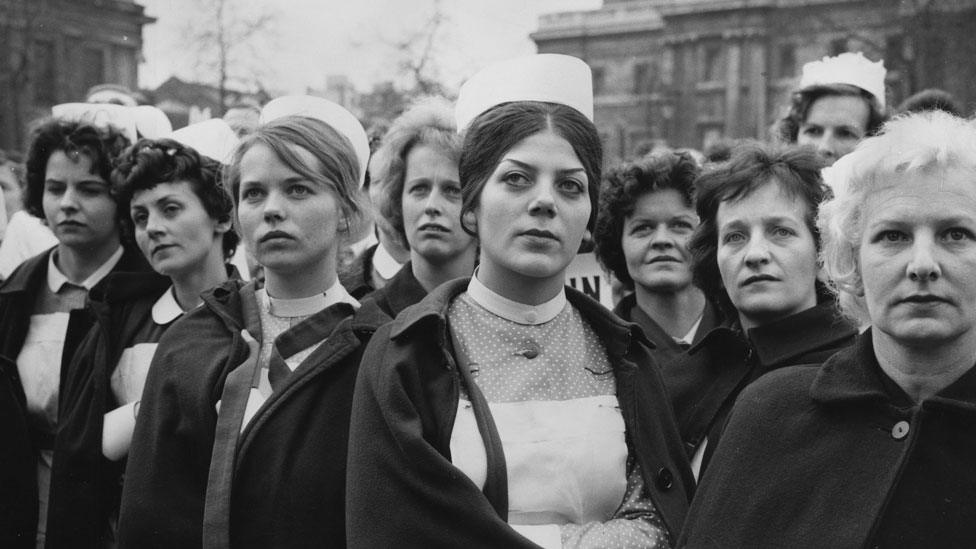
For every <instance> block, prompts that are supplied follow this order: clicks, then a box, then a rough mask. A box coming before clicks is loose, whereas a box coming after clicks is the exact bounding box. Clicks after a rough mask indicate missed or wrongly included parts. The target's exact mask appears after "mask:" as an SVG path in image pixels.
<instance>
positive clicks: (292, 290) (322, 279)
mask: <svg viewBox="0 0 976 549" xmlns="http://www.w3.org/2000/svg"><path fill="white" fill-rule="evenodd" d="M336 277H337V276H336V261H335V257H334V256H333V257H331V258H328V259H327V260H325V261H322V262H319V263H318V264H314V265H308V266H304V265H303V266H301V267H298V268H296V269H293V270H289V271H288V272H280V271H274V270H271V269H268V268H267V267H265V269H264V287H265V289H266V290H267V291H268V295H270V296H271V297H276V298H279V299H299V298H302V297H312V296H313V295H316V294H322V293H325V292H326V290H328V289H329V288H331V287H332V285H333V284H335V281H336Z"/></svg>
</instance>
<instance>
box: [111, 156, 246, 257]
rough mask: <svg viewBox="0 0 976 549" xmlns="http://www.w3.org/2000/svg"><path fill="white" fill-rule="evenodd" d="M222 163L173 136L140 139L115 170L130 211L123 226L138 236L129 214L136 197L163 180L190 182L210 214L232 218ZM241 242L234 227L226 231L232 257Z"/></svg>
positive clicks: (118, 192) (119, 197)
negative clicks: (170, 137) (136, 194)
mask: <svg viewBox="0 0 976 549" xmlns="http://www.w3.org/2000/svg"><path fill="white" fill-rule="evenodd" d="M221 172H222V167H221V165H220V163H219V162H217V161H216V160H213V159H212V158H209V157H206V156H203V155H201V154H199V153H197V151H196V150H194V149H192V148H190V147H187V146H185V145H183V144H181V143H179V142H178V141H174V140H172V139H140V140H139V141H137V142H136V144H135V145H133V146H131V147H129V148H128V149H126V151H125V152H124V153H123V154H122V155H121V156H120V157H119V159H118V160H117V161H116V167H115V170H113V171H112V189H113V191H114V192H115V195H116V197H117V200H118V203H119V208H120V209H121V210H122V211H123V212H125V213H126V216H125V217H124V218H123V219H124V221H123V223H122V230H123V231H124V232H125V233H126V235H127V236H128V237H130V238H134V232H135V231H134V227H133V224H132V219H131V217H130V216H129V215H128V212H129V208H130V206H131V204H132V197H133V196H134V195H135V193H137V192H139V191H146V190H149V189H152V188H153V187H155V186H156V185H159V184H160V183H179V182H184V181H185V182H187V183H189V185H190V188H191V189H192V190H193V193H194V194H195V195H197V198H199V199H200V202H201V203H202V204H203V208H204V209H205V210H206V212H207V215H209V216H210V217H211V218H212V219H214V220H216V221H217V222H220V223H225V222H228V221H231V220H232V219H233V215H234V202H233V200H232V199H231V197H230V193H228V192H227V190H226V189H225V188H224V186H223V182H222V173H221ZM238 242H240V235H238V234H237V231H235V230H234V229H233V227H232V228H230V229H229V230H228V231H227V232H225V233H224V234H223V242H222V247H223V250H224V258H225V259H230V258H231V257H232V256H233V255H234V251H235V250H236V249H237V244H238Z"/></svg>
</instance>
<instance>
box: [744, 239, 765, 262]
mask: <svg viewBox="0 0 976 549" xmlns="http://www.w3.org/2000/svg"><path fill="white" fill-rule="evenodd" d="M744 261H745V263H746V265H747V266H749V267H751V268H756V267H759V266H760V265H765V264H767V263H769V243H768V242H766V239H765V238H764V237H762V236H755V235H754V236H752V237H750V238H749V243H748V244H746V250H745V257H744Z"/></svg>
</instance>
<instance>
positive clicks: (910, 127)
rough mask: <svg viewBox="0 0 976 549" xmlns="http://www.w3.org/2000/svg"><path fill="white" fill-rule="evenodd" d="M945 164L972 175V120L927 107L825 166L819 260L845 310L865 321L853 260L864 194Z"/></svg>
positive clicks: (975, 139) (975, 155)
mask: <svg viewBox="0 0 976 549" xmlns="http://www.w3.org/2000/svg"><path fill="white" fill-rule="evenodd" d="M949 169H962V170H967V171H968V172H969V173H971V174H972V175H973V176H976V126H974V125H973V123H972V121H970V120H966V119H963V118H959V117H956V116H953V115H951V114H949V113H947V112H943V111H926V112H921V113H912V114H907V115H904V116H899V117H896V118H895V119H893V120H892V121H890V122H888V123H887V124H885V126H884V128H883V130H882V132H881V133H880V134H879V135H878V136H876V137H872V138H870V139H866V140H864V141H862V142H861V143H859V144H858V146H857V148H856V149H855V150H854V152H852V153H850V154H848V155H847V156H845V157H843V158H841V159H840V160H838V161H837V163H836V164H834V166H832V167H831V168H830V170H828V171H827V172H826V177H827V180H828V182H829V183H830V184H831V186H833V187H834V188H835V189H837V192H836V196H835V197H833V198H831V199H830V200H828V201H826V202H825V203H824V204H823V205H821V207H820V212H819V214H818V217H817V226H818V227H819V228H820V234H821V236H822V239H823V245H822V248H821V260H822V262H823V266H824V271H825V272H826V273H827V277H828V281H829V285H830V288H831V289H832V290H833V291H834V292H836V293H837V297H838V299H837V304H838V306H839V307H840V310H841V312H842V313H844V314H845V315H846V316H848V317H849V318H851V319H854V320H856V321H858V322H861V323H866V322H868V321H870V318H869V317H868V311H867V306H866V304H865V301H864V286H863V282H862V280H861V272H860V266H859V265H858V254H859V252H860V243H861V239H862V237H863V234H864V227H865V225H866V223H867V220H866V219H864V203H865V200H866V199H867V197H868V196H870V195H871V194H872V193H876V192H877V191H879V190H881V189H884V188H889V187H892V186H898V185H906V186H907V185H911V184H912V181H913V180H914V177H913V176H915V175H932V174H940V173H942V172H944V171H945V170H949Z"/></svg>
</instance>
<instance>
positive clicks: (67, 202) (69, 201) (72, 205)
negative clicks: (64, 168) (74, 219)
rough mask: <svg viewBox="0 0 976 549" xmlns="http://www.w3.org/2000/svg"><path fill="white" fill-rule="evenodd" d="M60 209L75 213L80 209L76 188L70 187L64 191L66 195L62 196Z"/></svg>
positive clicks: (59, 203) (59, 204)
mask: <svg viewBox="0 0 976 549" xmlns="http://www.w3.org/2000/svg"><path fill="white" fill-rule="evenodd" d="M58 207H59V208H61V210H62V211H75V210H77V209H78V193H77V191H75V189H74V187H72V186H71V185H68V186H67V188H65V189H64V193H63V194H62V195H61V200H60V201H59V202H58Z"/></svg>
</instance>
